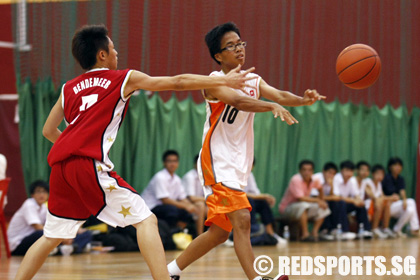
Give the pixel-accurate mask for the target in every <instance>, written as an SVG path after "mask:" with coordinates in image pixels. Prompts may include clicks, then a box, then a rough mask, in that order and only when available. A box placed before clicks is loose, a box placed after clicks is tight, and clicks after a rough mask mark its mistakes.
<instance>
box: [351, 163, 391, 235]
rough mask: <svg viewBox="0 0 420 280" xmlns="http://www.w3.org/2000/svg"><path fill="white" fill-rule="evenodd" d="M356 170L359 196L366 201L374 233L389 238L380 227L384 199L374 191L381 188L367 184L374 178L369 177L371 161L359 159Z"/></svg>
mask: <svg viewBox="0 0 420 280" xmlns="http://www.w3.org/2000/svg"><path fill="white" fill-rule="evenodd" d="M356 172H357V173H356V176H355V178H356V182H357V188H358V190H359V196H360V199H362V200H363V201H364V202H365V207H366V210H367V211H368V219H369V220H370V221H371V222H372V233H373V235H374V236H375V237H377V238H382V239H383V238H387V237H388V235H387V234H385V233H383V232H382V231H381V230H380V229H379V219H380V218H381V215H382V212H383V210H384V209H385V208H384V207H383V199H382V198H381V194H380V193H376V194H375V193H374V192H373V191H378V192H379V190H376V186H371V187H370V185H368V184H367V183H368V182H370V181H372V179H370V178H369V174H370V165H369V163H368V162H366V161H364V160H362V161H359V162H358V163H357V164H356ZM376 195H378V196H376ZM372 201H374V203H372ZM371 207H372V208H371ZM369 211H370V212H371V215H369ZM374 212H376V214H373V213H374ZM372 214H373V216H374V217H373V218H371V217H370V216H372Z"/></svg>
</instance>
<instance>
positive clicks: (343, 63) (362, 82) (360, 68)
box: [335, 44, 381, 89]
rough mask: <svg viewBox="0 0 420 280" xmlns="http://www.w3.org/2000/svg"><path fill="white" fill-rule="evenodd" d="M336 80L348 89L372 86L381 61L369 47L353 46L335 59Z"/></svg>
mask: <svg viewBox="0 0 420 280" xmlns="http://www.w3.org/2000/svg"><path fill="white" fill-rule="evenodd" d="M335 69H336V71H337V75H338V79H340V81H341V82H342V83H343V84H344V85H346V86H347V87H349V88H353V89H363V88H367V87H369V86H371V85H373V84H374V83H375V82H376V80H377V79H378V77H379V74H380V73H381V59H380V58H379V56H378V53H377V52H376V51H375V50H374V49H373V48H372V47H370V46H368V45H364V44H354V45H351V46H348V47H347V48H345V49H344V50H343V51H342V52H341V53H340V54H339V55H338V57H337V64H336V67H335Z"/></svg>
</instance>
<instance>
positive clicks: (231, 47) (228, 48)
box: [220, 42, 246, 52]
mask: <svg viewBox="0 0 420 280" xmlns="http://www.w3.org/2000/svg"><path fill="white" fill-rule="evenodd" d="M245 47H246V42H240V43H237V44H235V45H229V46H226V47H224V48H223V49H221V50H220V52H222V51H230V52H231V51H235V50H236V48H238V49H244V48H245Z"/></svg>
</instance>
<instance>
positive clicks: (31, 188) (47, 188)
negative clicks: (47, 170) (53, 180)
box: [29, 180, 50, 195]
mask: <svg viewBox="0 0 420 280" xmlns="http://www.w3.org/2000/svg"><path fill="white" fill-rule="evenodd" d="M36 188H43V189H44V190H45V191H46V192H47V193H49V192H50V185H48V183H47V182H45V181H43V180H36V181H34V182H32V183H31V184H30V185H29V193H30V194H31V195H33V194H34V193H35V189H36Z"/></svg>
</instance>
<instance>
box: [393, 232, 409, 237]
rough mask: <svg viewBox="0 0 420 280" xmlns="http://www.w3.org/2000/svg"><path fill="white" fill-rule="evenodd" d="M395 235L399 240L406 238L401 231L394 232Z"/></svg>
mask: <svg viewBox="0 0 420 280" xmlns="http://www.w3.org/2000/svg"><path fill="white" fill-rule="evenodd" d="M394 232H395V234H396V235H397V237H401V238H406V237H407V234H405V233H403V232H402V231H401V230H400V231H394Z"/></svg>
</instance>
